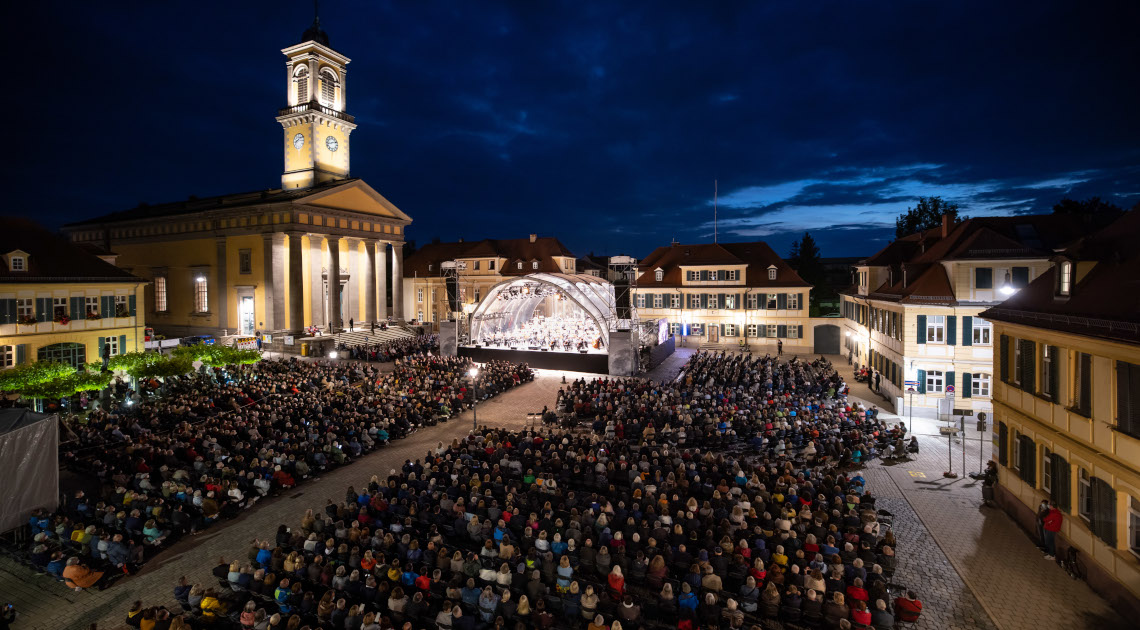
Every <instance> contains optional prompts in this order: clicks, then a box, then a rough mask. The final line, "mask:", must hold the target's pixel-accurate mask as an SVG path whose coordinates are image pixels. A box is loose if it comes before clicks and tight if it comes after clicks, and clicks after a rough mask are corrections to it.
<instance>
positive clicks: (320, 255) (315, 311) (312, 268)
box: [309, 234, 327, 327]
mask: <svg viewBox="0 0 1140 630" xmlns="http://www.w3.org/2000/svg"><path fill="white" fill-rule="evenodd" d="M323 238H324V237H323V236H321V235H320V234H310V235H309V273H310V274H312V279H311V282H312V287H313V290H312V292H310V295H309V308H310V309H312V315H313V317H312V321H313V325H314V326H321V327H323V326H324V325H325V324H326V323H327V321H326V320H325V294H324V280H323V279H322V278H321V274H322V272H323V271H324V268H325V255H324V252H322V251H321V240H322V239H323Z"/></svg>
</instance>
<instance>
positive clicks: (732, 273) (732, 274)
mask: <svg viewBox="0 0 1140 630" xmlns="http://www.w3.org/2000/svg"><path fill="white" fill-rule="evenodd" d="M728 279H729V280H739V279H740V271H739V270H737V269H729V270H728Z"/></svg>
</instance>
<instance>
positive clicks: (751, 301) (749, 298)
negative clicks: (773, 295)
mask: <svg viewBox="0 0 1140 630" xmlns="http://www.w3.org/2000/svg"><path fill="white" fill-rule="evenodd" d="M759 301H760V296H759V295H756V294H755V293H749V294H748V295H746V296H744V308H752V309H754V308H756V305H757V303H758V302H759Z"/></svg>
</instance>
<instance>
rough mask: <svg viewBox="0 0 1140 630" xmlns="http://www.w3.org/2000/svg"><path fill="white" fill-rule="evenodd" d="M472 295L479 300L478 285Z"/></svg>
mask: <svg viewBox="0 0 1140 630" xmlns="http://www.w3.org/2000/svg"><path fill="white" fill-rule="evenodd" d="M473 295H474V296H475V301H476V302H478V301H479V287H475V293H474V294H473Z"/></svg>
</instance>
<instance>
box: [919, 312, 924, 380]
mask: <svg viewBox="0 0 1140 630" xmlns="http://www.w3.org/2000/svg"><path fill="white" fill-rule="evenodd" d="M919 317H922V316H921V315H919ZM918 393H920V394H925V393H926V370H919V371H918Z"/></svg>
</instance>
